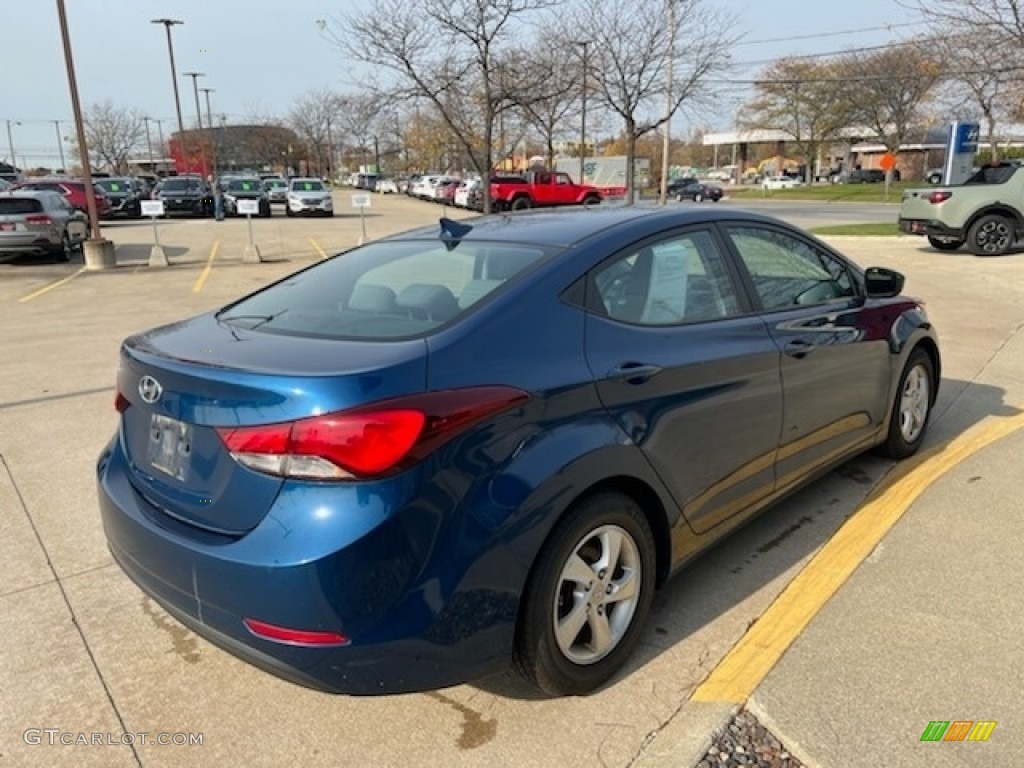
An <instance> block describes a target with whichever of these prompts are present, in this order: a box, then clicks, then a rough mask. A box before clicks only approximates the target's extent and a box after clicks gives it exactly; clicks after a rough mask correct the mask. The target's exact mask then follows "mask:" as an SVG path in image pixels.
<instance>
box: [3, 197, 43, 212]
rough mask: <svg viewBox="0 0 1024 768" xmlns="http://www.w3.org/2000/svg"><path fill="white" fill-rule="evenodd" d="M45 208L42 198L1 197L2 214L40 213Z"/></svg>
mask: <svg viewBox="0 0 1024 768" xmlns="http://www.w3.org/2000/svg"><path fill="white" fill-rule="evenodd" d="M41 210H43V203H42V201H40V200H36V199H34V198H29V197H0V216H2V215H11V214H17V213H38V212H39V211H41Z"/></svg>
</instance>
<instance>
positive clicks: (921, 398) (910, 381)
mask: <svg viewBox="0 0 1024 768" xmlns="http://www.w3.org/2000/svg"><path fill="white" fill-rule="evenodd" d="M934 401H935V364H934V363H933V362H932V358H931V357H930V356H929V355H928V353H927V352H925V351H924V350H923V349H921V348H920V347H917V348H916V349H914V351H913V352H911V353H910V357H909V358H908V359H907V364H906V365H905V366H904V367H903V373H902V374H901V375H900V382H899V386H898V387H897V388H896V397H895V398H894V399H893V404H892V413H891V414H890V416H889V432H888V434H887V435H886V438H885V442H884V443H882V445H881V446H880V450H881V453H882V454H884V455H885V456H888V457H889V458H890V459H905V458H907V457H908V456H913V455H914V454H915V453H917V449H918V448H920V447H921V442H922V441H923V440H924V436H925V433H926V432H927V431H928V420H929V417H930V416H931V410H932V403H933V402H934Z"/></svg>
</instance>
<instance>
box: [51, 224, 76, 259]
mask: <svg viewBox="0 0 1024 768" xmlns="http://www.w3.org/2000/svg"><path fill="white" fill-rule="evenodd" d="M74 250H75V247H74V245H72V243H71V236H70V235H69V234H68V232H67V230H64V233H63V234H62V235H61V236H60V245H58V246H57V247H56V248H54V250H53V251H52V253H53V255H54V256H56V257H57V261H59V262H65V261H71V254H72V253H73V252H74Z"/></svg>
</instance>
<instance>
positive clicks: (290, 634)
mask: <svg viewBox="0 0 1024 768" xmlns="http://www.w3.org/2000/svg"><path fill="white" fill-rule="evenodd" d="M242 622H243V623H244V624H245V628H246V629H248V630H249V631H250V632H252V633H253V634H254V635H256V637H262V638H263V639H264V640H273V641H274V642H275V643H283V644H285V645H303V646H307V647H313V648H322V647H324V646H330V645H348V644H349V639H348V638H347V637H345V636H344V635H342V634H340V633H339V632H320V631H317V630H310V629H290V628H289V627H279V626H277V625H276V624H267V622H265V621H259V620H257V619H242Z"/></svg>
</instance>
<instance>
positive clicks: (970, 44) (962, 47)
mask: <svg viewBox="0 0 1024 768" xmlns="http://www.w3.org/2000/svg"><path fill="white" fill-rule="evenodd" d="M929 48H930V49H931V50H932V51H933V52H934V54H935V55H936V56H937V57H938V59H939V60H940V61H946V62H953V61H955V62H956V66H955V67H954V68H951V69H950V71H949V72H948V73H947V74H946V78H947V82H948V83H950V84H951V85H953V86H954V87H953V88H949V89H946V93H947V94H948V95H947V97H946V98H945V99H944V101H945V103H946V106H947V107H948V109H949V111H950V112H952V113H954V114H957V113H959V114H966V115H970V116H971V117H972V118H978V117H979V116H980V118H981V121H982V122H983V123H984V127H985V135H986V137H987V138H988V143H989V146H990V147H991V152H992V162H998V161H999V141H998V127H999V124H1000V123H1002V122H1003V121H1006V120H1011V119H1013V118H1014V116H1015V115H1016V114H1017V113H1018V112H1019V110H1020V107H1021V96H1020V93H1021V71H1020V63H1021V51H1020V47H1019V43H1017V42H1016V41H1015V40H1013V39H1012V38H1010V37H1004V38H1002V39H994V40H993V39H988V38H987V37H986V35H985V33H984V32H981V31H980V30H978V29H974V28H968V29H967V30H966V31H963V32H958V33H948V32H946V33H942V34H939V35H937V36H935V37H933V38H932V40H931V43H930V45H929Z"/></svg>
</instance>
